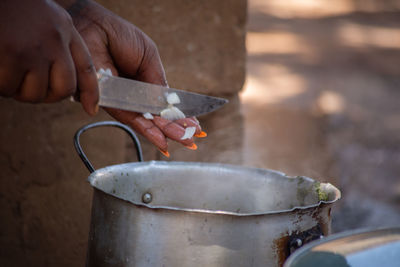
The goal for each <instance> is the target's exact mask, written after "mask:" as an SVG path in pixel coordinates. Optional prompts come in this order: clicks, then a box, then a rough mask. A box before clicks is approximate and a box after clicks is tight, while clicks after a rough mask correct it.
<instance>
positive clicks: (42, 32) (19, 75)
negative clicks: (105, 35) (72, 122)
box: [0, 0, 98, 115]
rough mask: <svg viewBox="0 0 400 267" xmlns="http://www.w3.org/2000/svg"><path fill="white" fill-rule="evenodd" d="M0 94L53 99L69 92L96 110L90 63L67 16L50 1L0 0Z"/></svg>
mask: <svg viewBox="0 0 400 267" xmlns="http://www.w3.org/2000/svg"><path fill="white" fill-rule="evenodd" d="M0 58H1V60H0V95H1V96H4V97H13V98H15V99H16V100H19V101H22V102H31V103H40V102H46V103H49V102H56V101H60V100H62V99H64V98H66V97H68V96H71V95H73V94H75V92H76V91H77V88H79V92H78V94H79V98H80V101H81V103H82V106H83V108H84V110H85V111H86V112H87V113H89V114H90V115H94V114H95V113H96V111H97V109H98V106H97V102H98V88H97V78H96V73H95V68H94V66H93V63H92V60H91V57H90V54H89V51H88V49H87V47H86V44H85V42H84V41H83V40H82V38H81V36H80V35H79V33H78V32H77V31H76V29H75V27H74V26H73V23H72V19H71V17H70V15H69V14H68V13H67V12H66V10H65V9H64V8H62V7H61V6H59V5H58V4H57V3H55V2H53V1H46V0H14V1H12V0H1V1H0Z"/></svg>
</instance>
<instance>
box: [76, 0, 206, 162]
mask: <svg viewBox="0 0 400 267" xmlns="http://www.w3.org/2000/svg"><path fill="white" fill-rule="evenodd" d="M78 1H79V0H78ZM72 18H73V20H74V24H75V27H76V29H77V30H78V31H79V33H80V34H81V36H82V38H83V39H84V40H85V42H86V44H87V46H88V48H89V51H90V53H91V56H92V59H93V62H94V64H95V66H96V68H97V69H100V68H103V69H111V71H112V73H113V75H119V76H123V77H128V78H132V79H135V80H140V81H143V82H149V83H155V84H160V85H164V86H167V81H166V78H165V73H164V68H163V66H162V63H161V59H160V56H159V54H158V51H157V47H156V46H155V44H154V42H153V41H152V40H151V39H150V38H149V37H148V36H147V35H146V34H144V33H143V32H142V31H141V30H140V29H138V28H137V27H135V26H134V25H132V24H131V23H129V22H127V21H125V20H123V19H122V18H120V17H118V16H116V15H115V14H113V13H112V12H110V11H109V10H107V9H105V8H103V7H102V6H100V5H99V4H97V3H95V2H93V1H90V0H89V1H85V6H84V7H83V8H82V9H81V10H80V11H79V13H78V14H76V15H72ZM106 110H107V112H108V113H109V114H110V115H112V116H113V117H114V118H115V119H117V120H118V121H121V122H122V123H125V124H128V125H129V126H131V127H132V128H133V129H134V130H136V131H137V132H139V133H140V134H142V135H143V136H144V137H146V138H147V139H148V140H149V141H150V142H152V143H153V144H154V145H155V146H157V147H158V148H159V149H160V151H161V152H162V153H163V154H164V155H166V156H169V154H168V144H167V137H168V138H170V139H172V140H175V141H177V142H179V143H181V144H183V145H184V146H186V147H187V148H189V149H196V148H197V146H196V145H195V143H194V141H193V138H190V139H185V140H181V137H182V136H183V135H184V132H185V127H189V126H194V127H196V136H198V137H202V136H204V135H205V133H204V132H201V128H200V125H199V122H198V121H197V120H196V119H195V118H186V119H182V120H180V121H177V122H171V121H168V120H165V119H163V118H160V117H158V116H155V117H154V119H153V120H147V119H145V118H144V117H143V116H142V114H139V113H135V112H129V111H123V110H117V109H111V108H107V109H106Z"/></svg>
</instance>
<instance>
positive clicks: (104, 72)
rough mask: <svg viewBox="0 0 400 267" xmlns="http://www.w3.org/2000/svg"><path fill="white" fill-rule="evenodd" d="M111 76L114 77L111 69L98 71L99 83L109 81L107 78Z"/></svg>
mask: <svg viewBox="0 0 400 267" xmlns="http://www.w3.org/2000/svg"><path fill="white" fill-rule="evenodd" d="M110 76H113V75H112V72H111V69H106V70H105V69H103V68H100V69H99V70H98V71H97V79H98V80H99V82H100V81H103V80H105V79H107V77H110Z"/></svg>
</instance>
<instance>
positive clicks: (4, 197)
mask: <svg viewBox="0 0 400 267" xmlns="http://www.w3.org/2000/svg"><path fill="white" fill-rule="evenodd" d="M99 2H100V3H102V4H103V5H105V6H106V7H108V8H110V9H111V10H113V11H114V12H116V13H117V14H120V15H121V16H122V17H124V18H126V19H127V20H129V21H131V22H133V23H134V24H136V25H137V26H139V27H140V28H142V29H143V30H144V31H145V32H146V33H148V35H149V36H150V37H151V38H152V39H153V40H154V41H155V42H156V43H157V44H158V47H159V50H160V54H161V57H162V60H163V62H164V66H165V68H166V72H167V77H168V81H169V84H170V86H172V87H178V88H185V89H191V90H194V91H198V92H202V93H208V94H213V95H222V96H225V97H227V98H229V99H230V100H231V102H230V104H229V105H228V106H226V107H225V108H224V109H222V110H220V111H219V112H217V113H213V114H212V115H209V116H207V117H203V118H200V119H201V122H202V124H203V126H204V127H205V130H206V131H207V132H208V134H209V137H208V138H206V139H204V140H202V141H201V142H198V145H199V150H198V151H187V150H185V149H182V148H180V147H177V146H172V147H171V149H170V152H171V153H172V157H171V160H196V161H218V162H228V163H236V164H238V163H240V162H241V149H242V128H241V125H242V118H241V115H240V112H239V101H238V98H237V92H238V91H239V90H240V89H241V87H242V85H243V81H244V74H245V71H244V68H245V39H244V37H245V21H246V1H245V0H239V1H218V0H207V1H183V0H181V1H178V0H158V1H154V0H151V1H124V0H118V1H111V0H109V1H99ZM0 114H1V115H0V124H1V131H0V167H1V170H2V171H1V175H0V207H1V211H2V216H1V220H0V248H1V249H0V266H10V267H12V266H60V267H62V266H83V265H84V262H85V253H86V245H87V237H88V228H89V220H90V206H91V195H92V190H91V188H90V186H89V185H88V184H87V182H86V177H87V176H88V171H87V170H86V169H85V167H84V166H83V164H82V163H81V161H80V160H79V158H78V156H77V155H76V153H75V151H74V148H73V144H72V137H73V135H74V133H75V131H76V130H77V129H78V128H79V127H81V126H83V125H85V124H87V123H89V122H93V121H100V120H108V119H110V117H109V116H108V115H107V114H106V113H104V112H100V114H99V115H97V116H96V117H94V118H90V117H88V116H87V115H86V114H85V113H84V112H83V111H82V109H81V107H80V106H79V105H78V104H73V103H70V102H69V101H68V100H66V101H64V102H62V103H57V104H51V105H31V104H23V103H18V102H15V101H13V100H10V99H0ZM144 142H145V141H144ZM82 143H83V144H84V148H85V149H86V151H87V154H88V155H89V157H90V158H91V159H92V161H93V163H94V165H95V166H96V167H101V166H106V165H110V164H114V163H118V162H124V161H126V160H135V158H134V157H131V156H129V155H131V154H133V151H132V150H131V149H132V146H131V145H130V143H129V142H128V139H127V138H125V136H124V134H123V133H122V132H119V131H118V130H114V129H96V130H94V131H93V132H91V133H87V134H85V135H84V136H83V138H82ZM144 154H145V158H146V159H147V160H149V159H160V158H161V157H160V155H159V154H158V153H157V152H156V150H154V149H152V147H151V146H150V145H148V144H147V143H146V142H145V143H144Z"/></svg>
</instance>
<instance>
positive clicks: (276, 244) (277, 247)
mask: <svg viewBox="0 0 400 267" xmlns="http://www.w3.org/2000/svg"><path fill="white" fill-rule="evenodd" d="M288 242H289V233H286V234H282V236H281V237H280V238H277V239H274V240H273V241H272V250H273V251H275V255H276V259H277V263H278V266H283V263H284V262H285V260H286V259H287V257H288V256H289V251H288V245H287V244H288Z"/></svg>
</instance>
